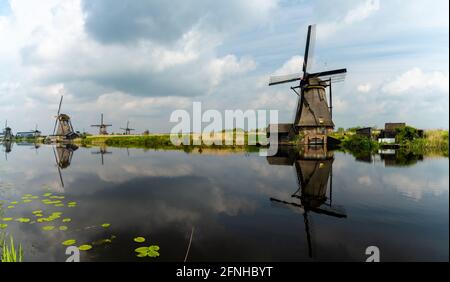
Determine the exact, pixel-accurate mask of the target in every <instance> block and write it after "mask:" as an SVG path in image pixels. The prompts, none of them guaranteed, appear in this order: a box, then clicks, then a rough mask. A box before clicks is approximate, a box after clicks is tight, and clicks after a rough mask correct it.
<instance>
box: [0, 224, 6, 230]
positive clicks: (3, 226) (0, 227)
mask: <svg viewBox="0 0 450 282" xmlns="http://www.w3.org/2000/svg"><path fill="white" fill-rule="evenodd" d="M6 227H8V224H6V223H0V229H5V228H6Z"/></svg>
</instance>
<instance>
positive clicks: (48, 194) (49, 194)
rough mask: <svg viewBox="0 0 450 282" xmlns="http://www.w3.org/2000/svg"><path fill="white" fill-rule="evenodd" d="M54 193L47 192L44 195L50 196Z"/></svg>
mask: <svg viewBox="0 0 450 282" xmlns="http://www.w3.org/2000/svg"><path fill="white" fill-rule="evenodd" d="M51 195H52V193H45V194H43V195H42V196H44V197H50V196H51Z"/></svg>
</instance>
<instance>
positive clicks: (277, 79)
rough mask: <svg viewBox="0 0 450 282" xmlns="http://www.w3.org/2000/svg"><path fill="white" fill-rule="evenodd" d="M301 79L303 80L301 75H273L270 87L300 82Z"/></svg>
mask: <svg viewBox="0 0 450 282" xmlns="http://www.w3.org/2000/svg"><path fill="white" fill-rule="evenodd" d="M301 79H302V76H301V73H293V74H288V75H273V76H271V77H270V80H269V86H272V85H276V84H282V83H287V82H293V81H298V80H301Z"/></svg>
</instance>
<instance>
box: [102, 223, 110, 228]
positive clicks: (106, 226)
mask: <svg viewBox="0 0 450 282" xmlns="http://www.w3.org/2000/svg"><path fill="white" fill-rule="evenodd" d="M110 226H111V224H110V223H103V224H102V227H103V228H108V227H110Z"/></svg>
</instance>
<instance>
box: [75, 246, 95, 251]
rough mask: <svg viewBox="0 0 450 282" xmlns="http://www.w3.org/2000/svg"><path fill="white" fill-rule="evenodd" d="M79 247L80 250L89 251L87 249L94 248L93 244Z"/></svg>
mask: <svg viewBox="0 0 450 282" xmlns="http://www.w3.org/2000/svg"><path fill="white" fill-rule="evenodd" d="M78 249H79V250H80V251H87V250H90V249H92V246H91V245H81V246H79V247H78Z"/></svg>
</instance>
